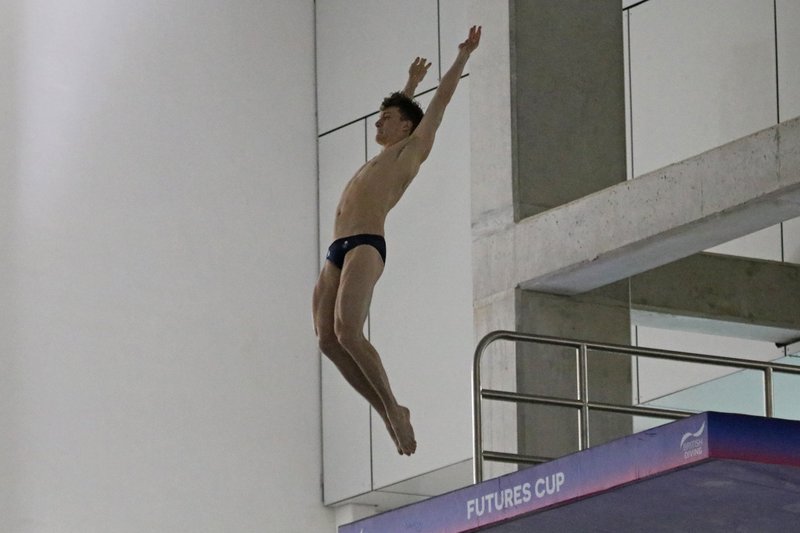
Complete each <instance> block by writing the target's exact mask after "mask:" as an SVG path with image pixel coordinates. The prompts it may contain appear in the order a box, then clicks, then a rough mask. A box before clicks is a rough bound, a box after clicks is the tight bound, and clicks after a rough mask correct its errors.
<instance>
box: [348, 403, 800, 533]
mask: <svg viewBox="0 0 800 533" xmlns="http://www.w3.org/2000/svg"><path fill="white" fill-rule="evenodd" d="M710 458H724V459H741V460H752V461H759V462H767V463H771V464H787V465H788V464H791V465H797V466H800V422H795V421H787V420H779V419H767V418H760V417H752V416H745V415H732V414H723V413H703V414H700V415H696V416H692V417H690V418H686V419H683V420H679V421H676V422H672V423H670V424H666V425H663V426H659V427H657V428H653V429H650V430H647V431H644V432H641V433H637V434H635V435H630V436H628V437H624V438H621V439H618V440H615V441H612V442H609V443H607V444H603V445H601V446H596V447H593V448H590V449H588V450H584V451H582V452H578V453H574V454H572V455H568V456H565V457H561V458H559V459H556V460H553V461H550V462H548V463H545V464H542V465H539V466H536V467H532V468H527V469H525V470H521V471H519V472H515V473H513V474H508V475H505V476H502V477H499V478H496V479H492V480H488V481H485V482H483V483H481V484H479V485H473V486H470V487H466V488H463V489H459V490H456V491H453V492H450V493H448V494H444V495H442V496H437V497H433V498H430V499H428V500H425V501H423V502H420V503H417V504H414V505H409V506H407V507H402V508H399V509H395V510H393V511H389V512H386V513H383V514H380V515H376V516H373V517H370V518H366V519H364V520H360V521H358V522H354V523H352V524H348V525H344V526H341V527H340V528H339V533H385V532H387V531H391V532H394V533H406V532H408V533H457V532H462V531H469V530H472V529H476V528H479V527H482V526H486V525H491V524H495V523H498V522H502V521H505V520H509V519H512V518H514V517H517V516H521V515H525V514H528V513H531V512H533V511H537V510H541V509H545V508H548V507H551V506H553V505H557V504H563V503H566V502H569V501H571V500H574V499H577V498H583V497H586V496H589V495H592V494H596V493H598V492H602V491H604V490H608V489H610V488H613V487H618V486H620V485H624V484H627V483H631V482H633V481H636V480H639V479H643V478H647V477H649V476H653V475H656V474H660V473H663V472H667V471H670V470H674V469H678V468H682V467H686V466H689V465H692V464H695V463H698V462H703V461H707V460H708V459H710Z"/></svg>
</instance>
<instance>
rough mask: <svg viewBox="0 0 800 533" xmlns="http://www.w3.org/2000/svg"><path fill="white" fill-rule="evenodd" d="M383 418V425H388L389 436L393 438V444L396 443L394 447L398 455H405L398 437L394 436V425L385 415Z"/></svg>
mask: <svg viewBox="0 0 800 533" xmlns="http://www.w3.org/2000/svg"><path fill="white" fill-rule="evenodd" d="M381 418H383V423H384V424H386V431H388V432H389V436H390V437H391V438H392V442H394V445H395V447H396V448H397V453H399V454H400V455H403V450H401V449H400V443H399V442H398V441H397V435H395V434H394V429H392V424H391V423H390V422H389V418H388V417H387V416H386V415H385V414H382V415H381Z"/></svg>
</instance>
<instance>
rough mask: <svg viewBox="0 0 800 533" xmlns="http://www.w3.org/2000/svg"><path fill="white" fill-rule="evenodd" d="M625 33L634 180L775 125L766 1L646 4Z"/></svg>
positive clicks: (632, 13) (658, 0)
mask: <svg viewBox="0 0 800 533" xmlns="http://www.w3.org/2000/svg"><path fill="white" fill-rule="evenodd" d="M630 25H631V26H630V33H631V50H632V53H631V54H632V55H631V77H632V78H631V84H632V94H631V102H632V106H633V107H632V112H633V128H632V136H633V146H634V154H633V165H634V168H633V172H634V175H637V176H638V175H641V174H644V173H646V172H649V171H651V170H655V169H658V168H660V167H663V166H665V165H667V164H669V163H673V162H675V161H680V160H682V159H686V158H688V157H690V156H692V155H695V154H698V153H701V152H703V151H705V150H708V149H710V148H713V147H715V146H719V145H721V144H724V143H726V142H729V141H731V140H734V139H736V138H739V137H742V136H745V135H747V134H750V133H752V132H754V131H757V130H760V129H762V128H765V127H768V126H770V125H772V124H774V123H775V119H776V116H775V115H776V95H775V42H774V32H773V27H774V20H773V3H772V0H704V1H703V2H697V1H696V0H669V1H666V0H652V1H650V2H647V3H645V4H642V5H640V6H637V7H635V8H633V9H632V10H631V11H630Z"/></svg>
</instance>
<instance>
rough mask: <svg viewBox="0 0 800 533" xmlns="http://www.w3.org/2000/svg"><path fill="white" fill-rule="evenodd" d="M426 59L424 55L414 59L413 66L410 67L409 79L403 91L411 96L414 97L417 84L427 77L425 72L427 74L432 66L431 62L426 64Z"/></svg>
mask: <svg viewBox="0 0 800 533" xmlns="http://www.w3.org/2000/svg"><path fill="white" fill-rule="evenodd" d="M426 61H427V59H425V58H424V57H418V58H416V59H414V61H413V62H412V63H411V66H410V67H408V81H407V82H406V86H405V88H403V91H402V92H403V94H404V95H406V96H408V97H409V98H414V91H416V90H417V85H419V82H421V81H422V80H423V78H425V74H427V73H428V69H429V68H431V64H430V63H427V64H426Z"/></svg>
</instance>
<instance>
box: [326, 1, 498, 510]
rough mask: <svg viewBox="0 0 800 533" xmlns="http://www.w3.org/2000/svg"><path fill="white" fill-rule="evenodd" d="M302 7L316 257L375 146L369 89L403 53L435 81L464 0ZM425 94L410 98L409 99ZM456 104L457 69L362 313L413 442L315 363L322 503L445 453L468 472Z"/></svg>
mask: <svg viewBox="0 0 800 533" xmlns="http://www.w3.org/2000/svg"><path fill="white" fill-rule="evenodd" d="M316 6H317V12H316V13H317V39H318V40H317V61H318V68H317V75H318V88H317V91H318V95H319V146H320V161H319V178H320V183H319V186H320V235H321V237H320V239H321V240H320V250H319V254H320V257H323V256H324V251H325V249H326V248H327V247H328V245H329V244H330V239H331V235H332V225H333V211H334V209H335V207H336V203H337V202H338V199H339V195H340V194H341V191H342V188H343V186H344V184H345V183H346V182H347V181H348V180H349V179H350V178H351V177H352V175H353V173H354V172H355V171H356V170H357V169H358V167H359V166H360V165H361V164H363V162H364V161H365V160H366V159H367V158H370V157H372V156H374V155H375V154H377V153H378V149H379V146H378V145H377V144H375V142H374V140H373V138H374V122H375V120H376V117H375V113H376V112H377V110H378V107H379V105H380V102H381V100H382V99H383V97H384V96H386V95H388V94H389V93H390V92H391V91H395V90H400V89H402V88H403V85H404V84H405V81H406V77H407V72H408V67H409V65H410V64H411V61H412V60H413V59H414V58H415V57H416V56H424V57H427V58H428V59H429V60H431V61H432V62H433V66H432V67H431V70H430V71H429V72H428V76H427V77H426V79H425V80H424V82H423V83H422V84H421V85H420V86H419V87H418V89H417V92H418V93H424V92H425V91H429V90H431V89H433V88H435V87H436V86H437V85H438V80H439V76H440V74H441V72H443V71H445V70H446V69H447V68H449V66H450V64H451V63H452V61H453V59H454V57H455V54H456V51H457V45H458V43H460V42H461V41H463V40H464V39H465V38H466V36H467V30H468V28H469V26H470V24H472V23H473V21H470V20H469V18H468V13H467V12H468V2H465V1H459V0H439V1H437V0H414V1H410V2H400V3H398V2H389V1H386V0H381V1H375V0H358V1H354V0H318V1H317V2H316ZM474 23H480V21H475V22H474ZM480 53H482V50H480V49H479V50H478V52H476V54H480ZM469 69H470V65H467V72H469ZM431 94H432V93H430V92H428V93H427V94H423V95H422V96H420V98H419V100H420V102H421V103H422V104H423V107H425V106H426V105H427V103H428V101H429V98H430V96H431ZM468 102H469V77H467V78H464V79H463V80H462V81H461V83H460V85H459V87H458V90H457V92H456V94H455V97H454V98H453V101H452V102H451V104H450V106H449V107H448V109H447V112H446V113H445V118H444V121H443V124H442V127H441V129H440V130H439V133H438V134H437V138H436V145H435V146H434V149H433V152H432V154H431V156H430V158H429V159H428V160H427V161H426V162H425V164H424V165H423V168H422V170H421V172H420V173H419V175H418V176H417V178H416V180H415V181H414V182H413V183H412V185H411V186H410V188H409V190H408V191H407V192H406V194H405V196H404V198H403V199H402V201H401V202H400V203H399V204H398V206H397V207H396V208H395V210H394V211H393V212H392V214H391V215H390V216H389V220H388V222H387V227H386V239H387V247H388V257H387V264H386V269H385V271H384V274H383V277H382V279H381V280H380V282H379V283H378V285H377V288H376V291H375V296H374V299H373V304H372V313H371V316H370V320H369V324H368V332H369V337H370V339H371V341H372V342H373V343H374V344H375V346H376V348H377V349H378V351H379V352H380V353H381V356H382V359H383V362H384V366H385V367H386V370H387V373H388V375H389V378H390V381H391V383H392V387H393V389H394V391H395V394H396V395H397V397H398V400H399V401H400V402H401V403H403V404H405V405H407V406H408V407H409V408H410V409H411V413H412V422H413V423H414V428H415V431H416V437H417V441H418V443H419V447H418V449H417V453H416V454H415V455H414V456H413V457H411V458H407V457H400V456H398V455H397V452H396V450H395V448H394V446H393V444H392V442H391V441H390V440H389V437H388V435H387V434H386V430H385V428H384V425H383V423H382V422H381V420H380V418H379V417H378V416H377V415H375V414H374V413H370V408H369V406H368V405H367V403H366V402H365V401H364V400H363V399H362V398H361V397H360V396H358V395H357V394H356V393H355V392H354V391H352V390H351V389H350V387H349V386H348V385H347V384H346V383H345V382H344V380H343V379H342V378H341V376H340V375H339V374H338V372H337V371H336V369H335V368H334V367H333V366H332V365H331V364H329V362H328V361H327V360H325V361H323V409H324V447H325V460H324V463H325V501H326V502H327V503H336V502H341V501H342V500H346V499H349V498H351V497H353V496H357V495H360V494H362V493H367V492H370V491H372V490H374V489H379V488H385V487H387V486H389V485H392V484H395V483H398V482H401V481H404V480H407V479H409V478H413V477H415V476H419V475H420V474H424V473H427V472H431V471H432V470H435V469H440V468H443V467H447V466H450V465H454V464H460V470H458V472H459V473H456V474H455V478H452V479H455V481H453V482H455V483H457V484H463V483H467V482H468V481H469V479H470V466H469V464H468V462H467V461H468V459H469V458H470V457H471V428H470V413H471V410H470V386H469V384H470V369H471V359H472V358H471V354H472V351H473V349H474V344H473V334H472V283H471V268H470V263H471V255H470V242H471V233H470V186H469V172H470V170H469V169H470V166H469V134H470V123H469V105H468ZM445 477H447V476H445ZM452 479H451V480H452ZM440 481H441V480H440ZM449 482H450V481H448V480H445V484H444V485H437V486H438V487H439V489H431V488H430V487H421V486H419V485H414V486H410V485H406V486H404V487H402V492H404V493H406V494H408V495H409V496H408V498H409V500H408V501H413V500H414V499H418V498H419V497H423V496H424V495H425V494H429V493H430V491H431V490H434V492H435V491H436V490H447V488H448V483H449ZM455 486H457V485H455ZM450 488H452V485H451V486H450ZM397 490H398V491H400V489H397ZM370 501H371V502H375V503H376V504H380V503H381V502H379V501H378V500H375V499H372V500H370Z"/></svg>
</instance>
